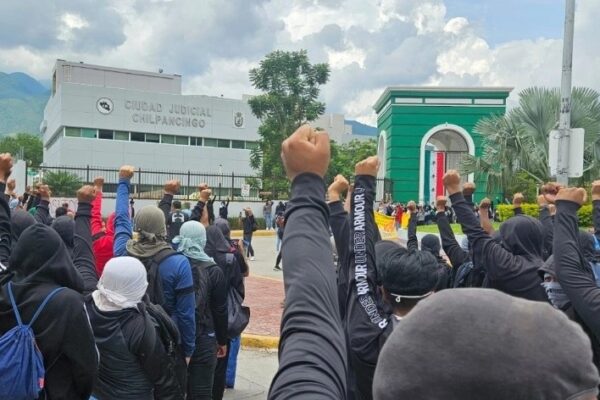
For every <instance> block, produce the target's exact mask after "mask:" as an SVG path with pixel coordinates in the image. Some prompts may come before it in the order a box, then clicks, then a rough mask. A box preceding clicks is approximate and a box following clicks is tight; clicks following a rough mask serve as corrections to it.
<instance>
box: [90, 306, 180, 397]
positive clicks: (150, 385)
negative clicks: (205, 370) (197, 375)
mask: <svg viewBox="0 0 600 400" xmlns="http://www.w3.org/2000/svg"><path fill="white" fill-rule="evenodd" d="M86 305H87V309H88V310H89V316H90V322H91V324H92V328H93V331H94V336H95V338H96V343H97V345H98V351H99V352H100V370H99V372H98V382H97V383H96V386H95V388H94V396H95V397H98V398H99V399H101V400H121V399H123V400H126V399H132V400H134V399H135V400H153V399H154V398H157V399H165V400H166V399H180V398H181V397H182V396H181V393H180V392H179V389H178V388H179V383H178V382H177V380H176V378H175V375H174V374H173V371H172V370H170V369H169V368H166V367H165V366H166V365H167V364H166V363H165V359H166V357H167V355H166V352H165V348H164V346H163V344H162V342H161V341H160V338H159V336H158V334H157V331H156V330H155V329H154V328H153V325H152V324H151V323H150V321H147V320H146V319H147V318H148V316H147V314H146V312H145V308H144V305H143V304H140V305H139V309H138V308H126V309H123V310H120V311H109V312H105V311H101V310H99V309H98V308H97V307H96V304H95V303H94V300H93V298H92V296H91V295H90V296H88V297H87V298H86Z"/></svg>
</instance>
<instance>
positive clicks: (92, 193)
mask: <svg viewBox="0 0 600 400" xmlns="http://www.w3.org/2000/svg"><path fill="white" fill-rule="evenodd" d="M94 198H96V189H95V188H94V187H93V186H91V185H85V186H82V187H81V189H79V190H78V191H77V201H78V202H80V203H91V202H92V201H93V200H94Z"/></svg>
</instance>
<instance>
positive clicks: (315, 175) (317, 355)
mask: <svg viewBox="0 0 600 400" xmlns="http://www.w3.org/2000/svg"><path fill="white" fill-rule="evenodd" d="M282 158H283V162H284V165H285V168H286V171H287V175H288V177H289V179H290V180H291V181H292V196H291V200H290V201H289V203H288V208H287V210H286V220H287V223H286V231H285V236H284V238H283V263H284V265H285V269H284V271H283V277H284V282H285V291H286V302H285V309H284V311H283V317H282V321H281V341H280V343H279V369H278V371H277V374H276V375H275V377H274V378H273V382H272V384H271V388H270V390H269V396H268V398H269V399H271V400H273V399H315V400H321V399H331V400H334V399H335V400H338V399H345V398H346V393H347V388H346V375H347V359H346V339H345V337H344V332H343V329H342V322H341V320H340V317H339V310H338V300H337V297H336V277H335V268H334V266H333V260H332V256H331V246H330V244H329V229H328V209H327V204H326V203H325V183H324V182H323V176H324V175H325V172H326V171H327V167H328V165H329V136H328V135H327V134H324V133H319V134H317V133H315V132H314V131H313V130H312V128H310V127H309V126H308V125H304V126H302V127H300V128H299V129H298V130H297V131H296V133H294V134H293V135H292V136H291V137H290V138H288V139H287V140H286V141H284V142H283V144H282Z"/></svg>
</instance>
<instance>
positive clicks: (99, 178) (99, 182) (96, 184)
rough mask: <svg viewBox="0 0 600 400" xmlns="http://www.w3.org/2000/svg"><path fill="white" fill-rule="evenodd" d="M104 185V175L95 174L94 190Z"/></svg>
mask: <svg viewBox="0 0 600 400" xmlns="http://www.w3.org/2000/svg"><path fill="white" fill-rule="evenodd" d="M103 186H104V177H103V176H97V177H95V178H94V187H95V188H96V190H102V187H103Z"/></svg>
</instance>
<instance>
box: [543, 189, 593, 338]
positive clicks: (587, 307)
mask: <svg viewBox="0 0 600 400" xmlns="http://www.w3.org/2000/svg"><path fill="white" fill-rule="evenodd" d="M594 189H596V193H595V194H594V192H592V196H593V199H594V201H600V185H599V186H595V187H594ZM586 196H587V194H586V191H585V189H581V188H579V189H576V188H567V189H561V190H560V192H559V193H558V195H557V197H556V217H555V224H554V262H555V265H556V275H557V277H558V281H559V282H560V285H561V286H562V288H563V290H564V291H565V293H566V294H567V296H568V297H569V299H570V300H571V304H573V307H574V308H575V311H577V314H578V315H579V316H580V317H581V319H582V320H583V321H584V322H585V324H586V325H587V326H588V327H589V328H590V330H591V331H592V333H593V334H594V335H595V336H596V338H597V339H598V340H600V318H598V315H600V288H598V287H597V286H596V282H595V280H594V276H593V274H592V272H591V271H590V268H589V264H588V261H587V260H586V259H585V257H584V256H583V253H582V252H581V248H580V246H579V231H578V230H579V227H578V225H577V210H579V208H580V207H581V205H582V204H583V203H585V200H586Z"/></svg>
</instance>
